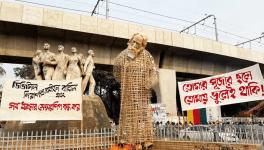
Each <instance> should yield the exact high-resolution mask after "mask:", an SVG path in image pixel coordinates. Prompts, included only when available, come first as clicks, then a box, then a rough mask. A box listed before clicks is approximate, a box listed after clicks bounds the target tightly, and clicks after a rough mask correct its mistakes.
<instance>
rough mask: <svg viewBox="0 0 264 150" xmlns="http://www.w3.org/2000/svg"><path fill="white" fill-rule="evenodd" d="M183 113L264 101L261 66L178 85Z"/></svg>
mask: <svg viewBox="0 0 264 150" xmlns="http://www.w3.org/2000/svg"><path fill="white" fill-rule="evenodd" d="M178 87H179V92H180V98H181V106H182V110H192V109H199V108H205V107H215V106H221V105H228V104H235V103H243V102H249V101H256V100H263V99H264V86H263V77H262V74H261V71H260V68H259V65H258V64H256V65H253V66H251V67H247V68H244V69H240V70H237V71H233V72H230V73H226V74H222V75H217V76H212V77H207V78H203V79H198V80H191V81H184V82H178Z"/></svg>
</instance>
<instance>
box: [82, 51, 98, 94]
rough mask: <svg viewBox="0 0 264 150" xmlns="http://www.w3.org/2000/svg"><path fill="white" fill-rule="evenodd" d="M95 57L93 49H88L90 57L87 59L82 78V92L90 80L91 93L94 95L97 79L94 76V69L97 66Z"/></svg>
mask: <svg viewBox="0 0 264 150" xmlns="http://www.w3.org/2000/svg"><path fill="white" fill-rule="evenodd" d="M93 57H94V51H93V50H91V49H90V50H88V57H87V58H86V60H85V63H84V69H83V75H84V78H83V80H82V92H83V93H84V91H85V89H86V87H87V83H88V81H89V95H90V96H93V95H94V87H95V80H94V77H93V69H94V68H95V66H94V61H93Z"/></svg>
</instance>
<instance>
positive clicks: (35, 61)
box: [32, 50, 43, 80]
mask: <svg viewBox="0 0 264 150" xmlns="http://www.w3.org/2000/svg"><path fill="white" fill-rule="evenodd" d="M41 54H42V51H41V50H37V51H36V52H35V54H34V56H33V58H32V66H33V69H34V74H35V79H36V80H43V76H42V68H41V64H40V57H41Z"/></svg>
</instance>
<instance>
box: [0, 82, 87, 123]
mask: <svg viewBox="0 0 264 150" xmlns="http://www.w3.org/2000/svg"><path fill="white" fill-rule="evenodd" d="M81 119H82V92H81V78H79V79H75V80H61V81H54V80H48V81H47V80H22V79H15V80H11V79H10V80H6V81H5V82H4V84H3V95H2V100H1V108H0V120H81Z"/></svg>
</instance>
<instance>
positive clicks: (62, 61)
mask: <svg viewBox="0 0 264 150" xmlns="http://www.w3.org/2000/svg"><path fill="white" fill-rule="evenodd" d="M63 51H64V46H62V45H59V46H58V54H56V56H55V59H56V64H57V65H56V68H55V71H54V73H53V76H52V80H64V79H65V76H66V69H67V63H68V59H69V56H68V55H67V54H65V53H64V52H63Z"/></svg>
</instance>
